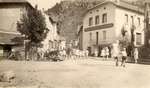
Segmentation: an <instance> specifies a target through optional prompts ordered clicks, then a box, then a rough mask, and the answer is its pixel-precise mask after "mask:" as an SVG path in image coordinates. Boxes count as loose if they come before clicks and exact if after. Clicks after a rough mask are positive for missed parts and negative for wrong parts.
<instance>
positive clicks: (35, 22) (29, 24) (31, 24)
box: [17, 8, 47, 44]
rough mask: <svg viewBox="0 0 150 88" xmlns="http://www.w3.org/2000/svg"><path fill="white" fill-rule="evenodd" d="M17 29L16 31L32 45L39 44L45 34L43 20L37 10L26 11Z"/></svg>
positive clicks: (45, 29)
mask: <svg viewBox="0 0 150 88" xmlns="http://www.w3.org/2000/svg"><path fill="white" fill-rule="evenodd" d="M17 27H18V28H17V30H18V31H19V32H20V33H21V34H22V35H25V38H26V39H28V40H30V42H31V43H34V44H39V43H41V41H43V39H44V38H45V37H46V34H47V28H46V23H45V18H44V16H43V15H42V12H41V11H40V10H38V9H37V8H35V9H31V10H28V13H27V14H23V18H22V19H21V21H20V22H18V24H17Z"/></svg>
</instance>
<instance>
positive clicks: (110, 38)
mask: <svg viewBox="0 0 150 88" xmlns="http://www.w3.org/2000/svg"><path fill="white" fill-rule="evenodd" d="M104 8H105V9H104ZM114 8H115V6H114V5H113V4H110V3H107V4H104V5H102V6H99V7H97V8H95V9H93V10H91V11H89V12H88V13H87V14H86V15H85V17H84V20H83V27H84V29H85V28H89V27H94V26H98V25H105V24H109V23H114V22H115V9H114ZM97 10H99V11H98V12H97ZM91 12H92V13H91ZM104 13H107V22H106V23H102V15H103V14H104ZM97 15H99V18H100V23H99V24H98V25H95V16H97ZM90 17H93V26H89V18H90ZM114 29H115V28H114V27H111V28H106V29H99V30H94V31H88V32H84V34H83V49H87V47H88V46H90V43H91V41H89V40H90V32H91V33H92V40H93V41H92V44H96V32H99V44H108V43H112V42H114V40H115V31H114ZM104 30H105V31H106V40H105V41H104V40H103V31H104Z"/></svg>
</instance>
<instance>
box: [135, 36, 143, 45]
mask: <svg viewBox="0 0 150 88" xmlns="http://www.w3.org/2000/svg"><path fill="white" fill-rule="evenodd" d="M141 44H142V35H141V33H136V45H141Z"/></svg>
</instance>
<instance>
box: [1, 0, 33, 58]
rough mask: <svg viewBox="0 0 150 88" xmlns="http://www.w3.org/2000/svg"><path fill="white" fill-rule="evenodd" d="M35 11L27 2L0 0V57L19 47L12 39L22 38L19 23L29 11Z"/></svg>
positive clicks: (22, 0) (21, 0)
mask: <svg viewBox="0 0 150 88" xmlns="http://www.w3.org/2000/svg"><path fill="white" fill-rule="evenodd" d="M30 9H33V7H32V6H31V4H30V3H29V2H27V1H26V0H0V56H6V54H7V53H8V52H9V51H11V50H12V48H15V47H16V46H18V45H17V44H16V43H14V42H12V39H13V38H15V37H18V36H21V35H20V33H19V32H18V31H17V22H18V21H19V20H20V19H21V17H22V15H23V14H25V13H27V12H28V10H30Z"/></svg>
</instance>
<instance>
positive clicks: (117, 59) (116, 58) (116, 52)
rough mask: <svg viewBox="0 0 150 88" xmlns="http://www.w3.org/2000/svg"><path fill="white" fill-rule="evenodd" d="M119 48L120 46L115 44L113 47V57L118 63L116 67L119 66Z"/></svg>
mask: <svg viewBox="0 0 150 88" xmlns="http://www.w3.org/2000/svg"><path fill="white" fill-rule="evenodd" d="M118 56H119V47H118V44H113V47H112V57H113V58H114V59H115V61H116V66H118V65H119V58H118Z"/></svg>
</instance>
